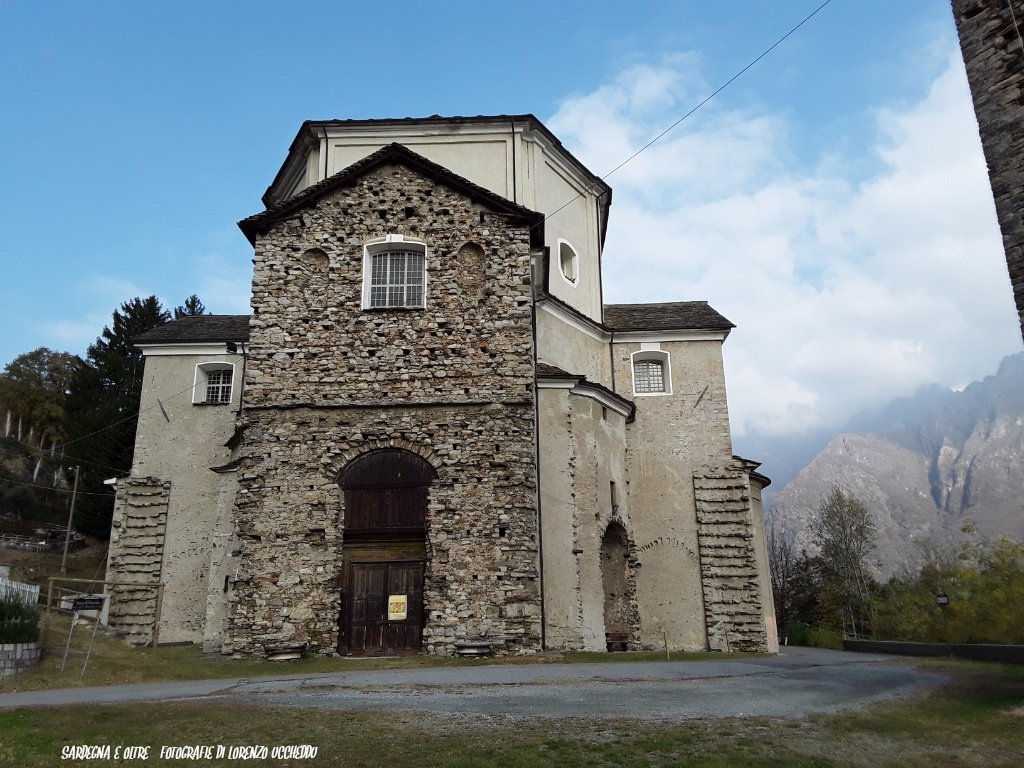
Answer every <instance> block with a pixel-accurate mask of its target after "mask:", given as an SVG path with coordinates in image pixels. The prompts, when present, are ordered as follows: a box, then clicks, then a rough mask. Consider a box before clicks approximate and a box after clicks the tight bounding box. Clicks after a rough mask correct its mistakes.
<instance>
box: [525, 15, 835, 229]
mask: <svg viewBox="0 0 1024 768" xmlns="http://www.w3.org/2000/svg"><path fill="white" fill-rule="evenodd" d="M831 2H832V0H825V2H823V3H822V4H821V5H819V6H818V7H817V8H815V9H814V10H813V11H811V12H810V13H809V14H807V15H806V16H805V17H804V18H803V19H802V20H801V21H800V23H799V24H797V25H796V26H794V27H793V28H792V29H790V30H789V31H788V32H787V33H786V34H784V35H783V36H782V37H780V38H779V39H778V40H776V41H775V42H774V43H772V44H771V45H770V46H768V47H767V48H765V49H764V50H763V51H761V53H760V54H759V55H758V56H757V57H756V58H754V59H753V60H752V61H751V62H750V63H749V64H747V65H746V66H745V67H743V69H741V70H740V71H739V72H737V73H736V74H735V75H733V76H732V77H730V78H729V79H728V80H726V81H725V82H724V83H722V84H721V85H720V86H718V88H716V89H715V90H714V91H712V92H711V94H710V95H708V96H706V97H705V98H704V99H702V100H701V101H700V102H699V103H698V104H697V105H696V106H695V107H693V108H692V109H691V110H690V111H689V112H687V113H686V114H685V115H683V116H682V117H680V118H679V119H678V120H676V121H675V122H674V123H672V125H670V126H669V127H668V128H666V129H665V130H663V131H662V132H661V133H659V134H658V135H657V136H655V137H654V138H653V139H651V140H650V141H648V142H647V143H646V144H644V145H643V146H642V147H640V149H638V150H636V152H634V153H633V154H631V155H630V156H629V157H627V158H626V159H625V160H623V161H622V162H621V163H619V164H618V165H616V166H615V167H614V168H612V169H611V170H610V171H608V173H606V174H605V175H604V176H600V177H598V178H599V179H600V180H601V181H604V180H605V179H607V178H608V177H609V176H611V175H612V174H613V173H615V172H616V171H618V170H620V169H621V168H622V167H623V166H625V165H627V164H628V163H630V162H632V161H633V160H635V159H636V157H637V156H638V155H639V154H640V153H642V152H644V151H645V150H647V149H649V148H650V147H652V146H653V145H654V144H656V143H657V142H659V141H661V139H663V138H664V137H665V136H666V135H667V134H668V133H670V132H671V131H672V130H673V129H675V128H676V127H677V126H678V125H679V124H680V123H682V122H683V121H684V120H686V119H687V118H688V117H690V116H691V115H692V114H693V113H694V112H696V111H697V110H698V109H700V108H701V107H703V106H704V105H705V104H707V103H708V102H709V101H711V100H712V99H713V98H715V96H717V95H718V94H720V93H721V92H722V91H724V90H725V89H726V88H728V87H729V86H730V85H732V84H733V83H734V82H736V80H738V79H739V78H740V77H742V76H743V74H744V73H745V72H746V71H747V70H748V69H750V68H751V67H753V66H754V65H755V64H757V63H758V62H759V61H761V59H763V58H764V57H765V56H767V55H768V54H769V53H771V52H772V51H774V50H775V49H776V48H778V47H779V46H780V45H781V44H782V43H783V42H785V40H786V39H787V38H788V37H790V35H792V34H793V33H794V32H796V31H797V30H798V29H800V27H802V26H803V25H804V24H806V23H807V22H808V21H810V20H811V19H813V18H814V17H815V16H816V15H817V14H818V12H819V11H821V10H822V9H823V8H824V7H825V6H826V5H828V4H829V3H831ZM593 189H594V187H593V185H591V186H590V187H589V188H588V189H587V190H586V192H592V191H593ZM586 192H580V193H579V194H577V195H576V196H575V197H573V198H572V199H571V200H569V201H568V202H566V203H565V204H563V205H561V206H559V207H558V208H556V209H555V210H553V211H552V212H551V213H549V214H547V215H545V216H544V218H543V219H541V221H540V222H538V224H542V223H544V222H546V221H547V220H548V219H550V218H551V217H552V216H554V215H555V214H556V213H559V212H560V211H562V210H563V209H565V208H568V207H569V206H570V205H572V204H573V203H574V202H576V201H577V200H579V199H580V198H581V197H583V195H584V194H586ZM538 224H534V227H536V226H538Z"/></svg>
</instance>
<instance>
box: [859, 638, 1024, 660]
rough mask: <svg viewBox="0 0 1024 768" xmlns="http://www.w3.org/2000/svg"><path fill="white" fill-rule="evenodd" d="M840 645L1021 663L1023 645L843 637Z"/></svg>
mask: <svg viewBox="0 0 1024 768" xmlns="http://www.w3.org/2000/svg"><path fill="white" fill-rule="evenodd" d="M843 649H844V650H847V651H861V652H864V653H893V654H897V655H899V656H957V657H959V658H961V659H974V660H976V661H1004V662H1010V663H1014V664H1024V645H988V644H969V645H957V644H954V645H947V644H946V643H899V642H896V641H891V640H843Z"/></svg>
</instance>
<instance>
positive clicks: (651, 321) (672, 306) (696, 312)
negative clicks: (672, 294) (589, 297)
mask: <svg viewBox="0 0 1024 768" xmlns="http://www.w3.org/2000/svg"><path fill="white" fill-rule="evenodd" d="M604 324H605V325H606V326H607V327H609V328H611V329H612V330H613V331H697V330H700V331H708V330H714V331H727V330H729V329H730V328H735V327H736V326H735V325H733V324H732V323H730V322H729V321H728V320H726V319H725V318H724V317H722V316H721V315H720V314H718V313H717V312H716V311H715V310H713V309H712V308H711V307H710V306H708V303H707V302H706V301H669V302H665V303H662V304H605V305H604Z"/></svg>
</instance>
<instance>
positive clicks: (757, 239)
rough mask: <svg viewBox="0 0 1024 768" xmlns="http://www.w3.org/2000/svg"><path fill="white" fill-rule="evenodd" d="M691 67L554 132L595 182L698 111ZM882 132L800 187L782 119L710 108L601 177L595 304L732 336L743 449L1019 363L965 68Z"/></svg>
mask: <svg viewBox="0 0 1024 768" xmlns="http://www.w3.org/2000/svg"><path fill="white" fill-rule="evenodd" d="M696 66H697V60H696V58H695V57H693V56H678V57H675V58H673V59H670V60H666V61H663V62H661V63H660V64H658V65H657V66H655V65H647V66H642V67H633V68H631V69H629V70H627V71H626V72H624V73H623V74H622V75H621V76H620V77H618V78H617V79H616V80H615V81H614V82H613V83H612V84H610V85H606V86H603V87H601V88H598V89H597V90H595V91H594V92H593V93H591V94H586V95H578V96H574V97H572V98H569V99H567V100H566V101H565V102H564V103H563V104H562V106H561V108H560V109H559V110H558V112H557V113H556V114H555V115H554V116H553V117H552V118H551V119H550V120H549V121H548V124H549V125H550V127H551V128H552V130H553V131H554V132H555V133H556V134H557V135H559V136H560V137H561V139H562V140H563V142H564V143H565V145H566V146H567V147H569V148H570V149H571V151H572V152H573V153H574V154H576V155H577V156H578V157H580V159H581V160H582V161H583V162H584V163H585V164H587V165H588V167H590V168H591V169H593V170H595V171H596V172H598V173H602V172H607V170H609V169H611V168H613V167H614V166H615V165H616V164H617V163H618V162H621V161H622V160H623V159H625V158H626V157H628V156H629V155H630V154H631V153H632V152H633V151H635V150H636V149H637V148H638V147H640V146H642V145H643V144H644V143H646V141H647V140H649V138H650V137H652V136H654V135H656V134H657V133H658V132H659V131H660V130H662V129H663V128H664V127H665V123H666V120H665V115H673V114H675V115H679V114H682V113H684V112H685V111H686V110H687V109H688V108H689V107H690V106H692V104H693V103H695V101H696V96H695V92H696V91H697V90H699V89H703V88H704V85H703V83H701V82H700V78H699V72H698V71H697V69H696ZM875 119H876V124H877V136H874V137H868V138H866V139H864V138H859V137H856V136H852V137H851V136H842V137H836V145H835V147H833V148H831V149H829V150H827V151H826V152H827V154H825V155H823V156H822V157H820V158H808V159H807V160H809V162H803V163H802V164H801V166H800V167H802V168H817V170H816V171H814V172H812V173H810V174H807V173H804V174H800V173H797V172H795V171H791V170H789V167H788V166H787V164H786V159H787V158H790V157H793V156H796V155H797V154H798V153H799V152H800V150H801V148H800V147H796V146H792V143H791V142H790V139H789V137H788V134H787V123H786V121H785V120H784V119H782V118H781V117H779V116H778V115H773V114H768V113H763V112H761V113H754V112H751V111H749V110H748V111H738V110H730V109H726V108H724V107H720V106H718V105H717V104H715V103H714V102H712V103H711V104H709V105H708V107H706V108H705V109H704V110H701V111H700V112H698V113H697V114H696V115H695V116H694V117H693V118H691V120H689V121H686V122H684V123H683V124H682V125H680V126H679V127H678V128H677V129H675V130H674V131H673V132H671V133H670V134H669V135H667V136H666V137H665V138H663V139H662V140H661V141H659V142H658V143H657V144H655V145H654V146H652V147H651V148H650V149H648V150H647V151H645V152H644V153H643V154H641V155H640V156H639V157H637V158H636V159H635V160H633V161H632V162H630V163H629V164H628V165H626V166H625V167H624V168H622V169H621V170H619V171H618V172H616V173H615V174H614V175H613V176H612V177H611V179H609V181H610V183H611V184H612V186H613V187H614V188H615V205H614V206H613V212H612V219H611V223H610V226H609V233H608V241H607V243H606V250H605V255H604V265H605V296H606V300H607V301H609V302H622V301H671V300H679V299H706V300H708V301H710V302H711V304H712V306H714V307H715V308H716V309H718V310H719V311H721V312H722V313H723V314H724V315H726V316H727V317H728V318H729V319H731V320H732V321H733V322H735V323H736V324H737V325H738V328H737V329H736V330H735V331H734V332H733V335H732V336H731V337H730V339H729V341H728V342H727V343H726V355H727V376H728V379H729V393H730V411H731V413H732V419H733V427H734V431H735V433H736V434H737V435H742V434H744V433H746V432H762V433H774V434H780V433H785V432H791V431H799V430H803V429H809V428H813V427H816V426H820V425H823V424H838V423H841V422H843V421H844V420H845V419H847V418H848V417H849V416H851V415H852V414H853V413H854V412H856V411H857V410H859V409H861V408H864V407H866V406H868V405H873V404H877V403H879V402H882V401H885V400H887V399H889V398H891V397H894V396H897V395H900V394H906V393H908V392H909V391H911V390H913V389H914V388H916V387H917V386H919V385H921V384H924V383H928V382H931V381H938V382H943V383H947V384H950V383H954V382H962V381H965V380H972V379H975V378H979V377H981V376H983V375H985V374H987V373H991V372H993V371H994V370H995V367H996V365H997V363H998V361H999V359H1000V357H1002V356H1003V355H1004V354H1009V353H1012V352H1015V351H1017V350H1018V349H1019V345H1020V339H1019V337H1018V336H1017V323H1016V316H1015V312H1014V309H1013V302H1012V299H1011V296H1010V288H1009V281H1008V280H1007V276H1006V266H1005V261H1004V259H1003V254H1002V245H1001V240H1000V236H999V231H998V227H997V225H996V220H995V214H994V208H993V205H992V201H991V191H990V189H989V186H988V178H987V175H986V172H985V164H984V160H983V157H982V154H981V146H980V143H979V140H978V135H977V127H976V124H975V122H974V116H973V111H972V108H971V102H970V95H969V92H968V89H967V83H966V78H965V77H964V74H963V64H962V62H961V61H960V58H959V52H958V51H954V52H951V53H950V54H949V55H948V56H947V58H946V61H945V65H944V67H943V68H942V71H941V72H940V73H938V75H937V76H936V78H935V80H934V82H933V83H932V86H931V88H930V90H929V91H928V93H927V94H926V95H925V96H924V97H923V98H922V99H921V100H920V102H918V103H915V104H910V105H908V106H906V107H905V108H903V109H899V110H897V109H893V108H888V109H886V110H879V111H877V112H876V113H875ZM667 122H671V120H668V121H667ZM858 139H859V140H860V141H861V145H860V147H859V148H855V147H856V141H857V140H858ZM844 151H845V152H850V151H858V152H862V153H864V155H865V156H867V155H869V154H870V155H874V156H876V157H877V158H878V160H880V161H881V168H882V170H881V171H880V172H878V173H877V175H876V176H874V177H873V178H870V179H867V180H859V179H851V178H845V177H844V176H843V175H842V169H844V168H845V167H846V166H847V165H861V164H856V163H854V164H847V163H842V162H836V161H835V157H836V156H837V155H838V154H839V153H841V152H844Z"/></svg>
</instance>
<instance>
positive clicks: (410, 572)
mask: <svg viewBox="0 0 1024 768" xmlns="http://www.w3.org/2000/svg"><path fill="white" fill-rule="evenodd" d="M420 548H422V544H420ZM353 549H354V551H352V552H351V554H350V556H349V557H348V558H347V564H346V566H345V584H344V588H343V590H342V595H341V598H342V599H341V617H340V621H339V624H340V626H339V633H338V652H339V653H341V654H343V655H347V656H409V655H414V654H417V653H419V652H420V649H421V647H422V642H423V617H424V614H423V570H424V562H423V560H422V559H419V558H417V559H412V557H415V555H416V554H418V553H414V552H409V551H408V549H411V548H408V547H401V548H399V549H400V551H398V552H395V551H394V548H392V547H380V548H370V549H368V548H366V547H358V548H353ZM401 550H406V551H404V552H403V551H401ZM406 558H408V559H406Z"/></svg>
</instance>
